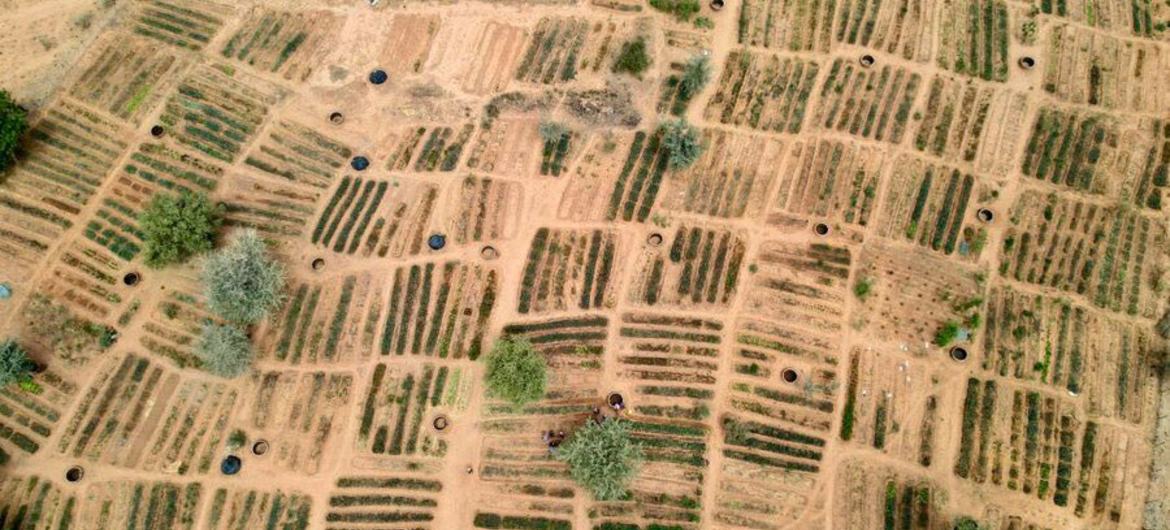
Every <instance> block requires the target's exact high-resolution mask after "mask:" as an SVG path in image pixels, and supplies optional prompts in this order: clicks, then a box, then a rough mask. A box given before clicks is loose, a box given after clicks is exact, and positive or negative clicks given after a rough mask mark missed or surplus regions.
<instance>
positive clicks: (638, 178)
mask: <svg viewBox="0 0 1170 530" xmlns="http://www.w3.org/2000/svg"><path fill="white" fill-rule="evenodd" d="M661 144H662V133H661V132H654V133H653V134H651V135H649V137H647V134H646V133H644V132H641V131H639V132H637V133H635V134H634V140H633V143H632V144H630V151H629V155H628V156H627V157H626V161H625V164H624V165H623V166H622V169H621V172H620V173H618V177H617V181H616V182H614V184H613V192H612V193H611V194H610V196H609V207H608V208H607V209H606V212H605V219H606V220H607V221H613V220H617V219H620V220H623V221H635V222H639V223H644V222H646V219H647V218H648V217H650V210H651V209H652V208H653V207H654V199H655V198H657V197H658V189H659V187H660V186H661V185H662V178H663V175H665V173H666V170H667V166H668V163H667V159H668V156H669V153H668V151H667V149H666V148H665V147H663V146H662V145H661Z"/></svg>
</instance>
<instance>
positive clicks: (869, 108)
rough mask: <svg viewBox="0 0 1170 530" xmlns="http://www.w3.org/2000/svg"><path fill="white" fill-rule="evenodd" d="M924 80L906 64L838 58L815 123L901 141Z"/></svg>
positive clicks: (824, 85)
mask: <svg viewBox="0 0 1170 530" xmlns="http://www.w3.org/2000/svg"><path fill="white" fill-rule="evenodd" d="M921 81H922V78H921V77H920V76H919V75H918V74H916V73H914V72H912V71H910V70H908V69H906V68H903V67H898V66H890V65H883V66H882V67H881V68H868V69H867V68H863V67H861V66H858V65H856V63H854V62H853V61H849V60H846V59H843V58H838V59H835V60H834V61H833V66H832V67H830V68H829V73H828V75H827V76H826V77H825V79H824V81H823V82H822V84H821V90H820V102H819V103H818V105H817V106H816V108H815V113H814V115H813V118H812V119H813V123H816V124H817V125H818V126H819V127H821V128H823V129H827V130H831V131H839V132H845V133H849V134H852V135H855V136H859V137H862V138H870V139H874V140H882V141H887V142H892V143H895V144H897V143H900V142H901V141H902V136H903V134H904V133H905V131H906V122H907V121H908V120H909V119H910V107H911V106H912V105H913V104H914V98H915V96H916V95H917V93H918V88H919V85H920V84H921Z"/></svg>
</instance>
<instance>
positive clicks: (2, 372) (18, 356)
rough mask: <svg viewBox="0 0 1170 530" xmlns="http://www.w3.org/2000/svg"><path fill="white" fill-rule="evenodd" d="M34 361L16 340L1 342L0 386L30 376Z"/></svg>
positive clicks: (17, 381)
mask: <svg viewBox="0 0 1170 530" xmlns="http://www.w3.org/2000/svg"><path fill="white" fill-rule="evenodd" d="M31 371H32V361H31V360H29V358H28V352H26V351H24V348H22V347H21V346H20V344H18V343H17V342H16V341H15V340H12V339H8V340H6V341H4V342H0V388H3V387H6V386H8V385H10V384H12V383H19V382H21V381H24V380H27V379H28V378H29V373H30V372H31Z"/></svg>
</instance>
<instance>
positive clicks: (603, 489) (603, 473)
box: [557, 419, 642, 501]
mask: <svg viewBox="0 0 1170 530" xmlns="http://www.w3.org/2000/svg"><path fill="white" fill-rule="evenodd" d="M557 459H558V460H560V461H562V462H565V463H567V464H568V465H569V474H570V475H571V476H572V477H573V480H576V481H577V483H579V484H581V485H582V486H584V487H585V488H586V489H588V490H589V491H591V492H592V493H593V496H594V497H595V498H596V499H597V500H599V501H611V500H616V499H620V498H622V497H624V496H625V495H626V488H628V487H629V484H630V481H632V480H633V479H634V476H635V475H637V474H638V469H639V468H640V467H641V465H642V447H641V446H639V445H638V444H637V443H636V442H634V439H633V437H632V436H631V435H630V426H629V422H627V421H624V420H621V419H610V420H606V421H604V422H601V423H597V422H593V421H589V422H587V423H586V424H585V426H583V427H581V428H580V429H578V430H577V431H576V432H574V433H573V434H572V436H570V437H569V439H568V441H566V442H565V443H564V444H562V445H561V446H560V448H559V449H558V450H557Z"/></svg>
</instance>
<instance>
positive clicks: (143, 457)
mask: <svg viewBox="0 0 1170 530" xmlns="http://www.w3.org/2000/svg"><path fill="white" fill-rule="evenodd" d="M236 404H237V395H236V391H235V390H233V389H229V388H228V387H227V385H224V384H220V383H211V382H208V381H200V380H184V379H183V378H182V377H181V376H180V375H179V374H177V373H175V372H173V371H171V370H169V369H166V368H164V367H162V366H160V365H159V364H158V363H152V362H151V361H150V360H148V359H146V358H142V357H138V356H135V355H133V354H131V355H126V356H125V357H123V358H122V359H121V360H118V361H115V362H113V363H111V364H109V366H107V367H106V368H105V369H104V370H102V371H101V372H100V373H99V375H98V378H97V381H96V382H95V384H94V385H93V386H91V387H90V389H89V390H88V391H87V392H86V394H85V395H84V396H82V398H81V405H80V407H79V408H78V409H77V411H76V413H75V414H74V416H73V417H72V418H71V419H70V420H69V423H68V425H67V426H66V428H65V430H64V433H63V435H62V436H61V438H60V439H59V440H58V443H57V452H59V453H61V454H65V455H69V456H71V457H73V458H84V459H87V460H89V461H91V462H99V461H100V462H103V463H109V464H113V465H117V466H122V467H127V468H132V469H141V470H145V471H154V472H167V473H177V474H182V475H186V474H189V473H190V474H206V473H208V472H210V471H211V470H212V466H213V465H216V464H218V461H217V460H215V459H216V458H218V457H219V456H220V455H221V452H222V449H223V447H222V445H221V444H222V443H223V440H222V438H221V437H222V436H223V433H224V432H225V431H226V429H225V426H226V424H227V422H228V418H229V416H230V415H231V413H232V412H233V410H234V408H235V407H236Z"/></svg>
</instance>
